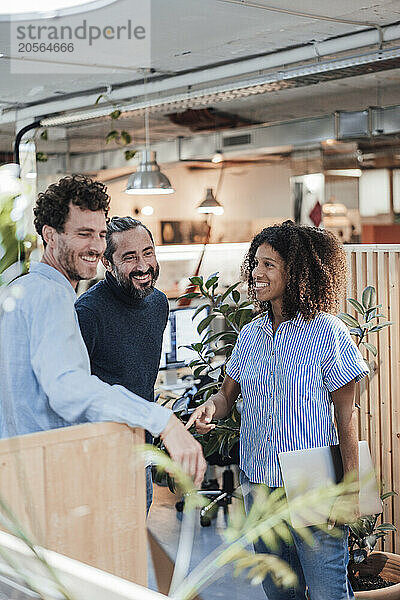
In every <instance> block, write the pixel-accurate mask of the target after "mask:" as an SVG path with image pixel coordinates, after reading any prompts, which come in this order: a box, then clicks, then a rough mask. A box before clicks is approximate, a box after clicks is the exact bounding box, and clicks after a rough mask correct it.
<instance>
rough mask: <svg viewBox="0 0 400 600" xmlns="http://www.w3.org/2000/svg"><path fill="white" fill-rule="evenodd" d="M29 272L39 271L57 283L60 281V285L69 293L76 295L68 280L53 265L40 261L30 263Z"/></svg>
mask: <svg viewBox="0 0 400 600" xmlns="http://www.w3.org/2000/svg"><path fill="white" fill-rule="evenodd" d="M29 272H30V273H39V275H43V276H44V277H46V278H47V279H51V280H52V281H57V282H58V283H61V285H63V286H64V287H65V289H67V290H68V292H69V293H70V294H72V295H73V296H74V297H75V296H76V293H75V290H74V288H73V287H72V285H71V284H70V282H69V281H68V279H67V278H66V277H65V276H64V275H63V274H62V273H60V271H58V270H57V269H55V268H54V267H51V266H50V265H46V263H42V262H37V263H31V265H30V267H29Z"/></svg>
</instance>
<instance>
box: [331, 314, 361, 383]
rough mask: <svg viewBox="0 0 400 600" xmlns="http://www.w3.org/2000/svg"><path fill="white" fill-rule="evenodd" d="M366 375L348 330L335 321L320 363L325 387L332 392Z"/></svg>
mask: <svg viewBox="0 0 400 600" xmlns="http://www.w3.org/2000/svg"><path fill="white" fill-rule="evenodd" d="M368 374H369V369H368V366H367V364H366V363H365V361H364V359H363V357H362V355H361V352H360V351H359V349H358V348H357V346H356V344H355V343H354V341H353V340H352V339H351V336H350V332H349V330H348V329H347V327H346V325H345V324H344V323H343V322H342V321H340V319H335V321H334V323H333V324H332V328H331V330H330V332H329V341H328V352H327V355H326V357H325V360H324V361H323V363H322V377H323V380H324V383H325V385H326V387H327V388H328V390H329V391H330V392H334V391H335V390H337V389H339V388H341V387H343V386H344V385H346V383H349V382H350V381H352V380H353V379H354V380H355V381H359V380H360V379H363V378H364V377H365V376H366V375H368Z"/></svg>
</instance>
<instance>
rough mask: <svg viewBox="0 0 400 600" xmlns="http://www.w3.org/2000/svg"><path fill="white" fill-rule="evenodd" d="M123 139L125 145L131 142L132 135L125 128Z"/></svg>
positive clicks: (122, 132)
mask: <svg viewBox="0 0 400 600" xmlns="http://www.w3.org/2000/svg"><path fill="white" fill-rule="evenodd" d="M121 141H122V143H123V144H124V145H125V146H127V145H128V144H130V143H131V141H132V137H131V135H130V134H129V133H128V132H127V131H125V130H123V131H121Z"/></svg>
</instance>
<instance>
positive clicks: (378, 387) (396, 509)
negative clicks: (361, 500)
mask: <svg viewBox="0 0 400 600" xmlns="http://www.w3.org/2000/svg"><path fill="white" fill-rule="evenodd" d="M345 250H346V253H347V264H348V268H349V279H348V286H347V297H353V298H357V299H359V300H360V299H361V293H362V290H363V289H364V288H365V287H366V286H367V285H373V286H374V287H375V289H376V291H377V302H378V304H382V308H381V312H382V314H384V315H385V317H386V319H385V320H387V321H392V322H393V325H392V326H390V327H387V328H384V329H383V330H381V331H380V332H378V333H374V334H371V335H370V336H369V337H370V340H369V341H371V343H373V344H375V345H376V346H377V348H378V355H377V357H376V358H374V357H373V355H372V354H371V353H367V351H366V350H365V348H363V347H362V346H361V347H360V349H361V352H362V354H363V355H364V357H366V359H367V361H368V362H369V364H370V369H371V376H370V378H369V380H367V379H365V380H364V381H362V382H361V384H360V385H359V389H358V391H357V402H358V404H359V405H360V410H359V412H358V428H359V436H360V439H363V440H367V441H368V443H369V446H370V449H371V454H372V458H373V461H374V464H375V470H376V475H377V479H378V482H381V485H382V489H383V491H390V490H394V491H395V492H397V493H398V494H399V496H395V497H394V498H393V499H388V500H386V501H385V510H384V515H383V519H384V520H385V521H386V522H390V523H393V524H394V525H395V526H396V527H397V532H396V533H395V534H393V535H392V536H390V535H388V536H387V537H386V542H385V550H388V551H392V552H398V553H400V245H399V244H389V245H383V244H376V245H375V244H362V245H349V246H345ZM342 310H345V311H346V312H349V313H350V314H353V315H354V316H357V315H356V313H355V311H354V310H353V308H352V307H351V305H350V304H347V305H346V306H345V305H344V304H343V306H342Z"/></svg>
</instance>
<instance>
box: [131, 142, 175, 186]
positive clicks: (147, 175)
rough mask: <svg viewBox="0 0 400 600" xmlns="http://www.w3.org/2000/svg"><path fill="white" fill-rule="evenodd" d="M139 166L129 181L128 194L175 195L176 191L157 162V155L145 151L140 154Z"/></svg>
mask: <svg viewBox="0 0 400 600" xmlns="http://www.w3.org/2000/svg"><path fill="white" fill-rule="evenodd" d="M139 156H140V159H139V160H140V162H139V166H138V168H137V169H136V171H135V173H132V175H131V176H130V177H129V179H128V185H127V186H126V190H125V192H126V193H127V194H138V195H139V194H140V195H145V194H173V193H174V191H175V190H174V189H173V187H172V186H171V183H170V181H169V179H168V177H167V176H166V175H164V173H161V171H160V167H159V166H158V164H157V161H156V153H155V152H152V151H151V150H143V152H141V153H140V155H139Z"/></svg>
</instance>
